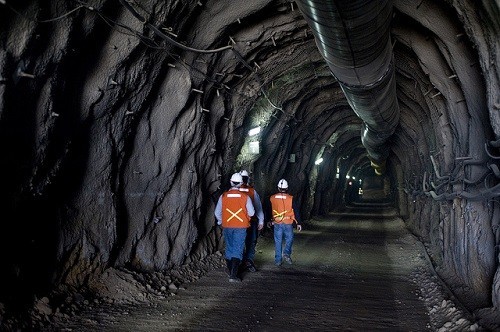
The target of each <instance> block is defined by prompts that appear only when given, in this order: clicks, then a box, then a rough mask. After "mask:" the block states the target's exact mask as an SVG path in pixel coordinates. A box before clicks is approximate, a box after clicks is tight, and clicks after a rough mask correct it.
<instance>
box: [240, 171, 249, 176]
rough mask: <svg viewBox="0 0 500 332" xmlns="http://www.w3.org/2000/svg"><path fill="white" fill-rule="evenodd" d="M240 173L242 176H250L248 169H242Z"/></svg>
mask: <svg viewBox="0 0 500 332" xmlns="http://www.w3.org/2000/svg"><path fill="white" fill-rule="evenodd" d="M240 174H241V176H248V172H247V171H246V170H242V171H241V172H240Z"/></svg>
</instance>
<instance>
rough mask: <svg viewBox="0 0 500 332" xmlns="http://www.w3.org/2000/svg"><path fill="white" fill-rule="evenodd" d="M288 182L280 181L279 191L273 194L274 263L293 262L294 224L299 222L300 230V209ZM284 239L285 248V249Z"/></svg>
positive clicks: (300, 227) (298, 228)
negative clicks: (289, 190) (290, 192)
mask: <svg viewBox="0 0 500 332" xmlns="http://www.w3.org/2000/svg"><path fill="white" fill-rule="evenodd" d="M287 191H288V182H287V181H286V180H285V179H281V180H279V182H278V193H277V194H274V195H272V196H271V198H270V201H271V209H272V225H274V249H275V253H274V264H275V265H277V266H280V265H281V262H282V260H284V261H285V262H286V263H288V264H292V245H293V224H294V223H297V230H298V231H299V232H300V231H301V230H302V226H301V225H300V216H299V209H298V207H297V205H296V201H295V200H294V199H293V196H292V195H290V194H288V192H287ZM283 239H284V240H285V248H284V249H283Z"/></svg>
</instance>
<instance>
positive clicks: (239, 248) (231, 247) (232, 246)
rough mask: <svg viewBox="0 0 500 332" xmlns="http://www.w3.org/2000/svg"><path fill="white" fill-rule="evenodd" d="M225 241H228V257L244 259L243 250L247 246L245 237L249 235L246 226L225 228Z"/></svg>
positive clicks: (226, 254)
mask: <svg viewBox="0 0 500 332" xmlns="http://www.w3.org/2000/svg"><path fill="white" fill-rule="evenodd" d="M223 235H224V241H225V242H226V253H225V256H226V259H231V258H238V259H239V260H242V259H243V250H244V248H245V238H246V236H247V229H246V228H224V230H223Z"/></svg>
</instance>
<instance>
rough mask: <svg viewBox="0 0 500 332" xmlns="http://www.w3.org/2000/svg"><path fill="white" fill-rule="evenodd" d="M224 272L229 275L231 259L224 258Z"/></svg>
mask: <svg viewBox="0 0 500 332" xmlns="http://www.w3.org/2000/svg"><path fill="white" fill-rule="evenodd" d="M225 271H226V273H227V276H228V277H231V260H230V259H227V258H226V270H225Z"/></svg>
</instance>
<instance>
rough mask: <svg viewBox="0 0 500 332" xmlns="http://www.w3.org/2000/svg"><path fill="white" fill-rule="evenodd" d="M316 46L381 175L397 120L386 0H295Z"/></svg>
mask: <svg viewBox="0 0 500 332" xmlns="http://www.w3.org/2000/svg"><path fill="white" fill-rule="evenodd" d="M297 4H298V6H299V8H300V11H301V12H302V14H303V16H304V17H305V19H306V21H307V23H308V24H309V26H310V27H311V29H312V30H313V34H314V36H315V39H316V45H317V46H318V49H319V51H320V52H321V54H322V55H323V57H324V58H325V60H326V62H327V63H328V66H329V67H330V70H331V72H332V74H333V76H334V77H335V78H336V79H337V80H338V82H339V84H340V86H341V88H342V90H343V92H344V94H345V96H346V98H347V100H348V102H349V105H350V106H351V107H352V109H353V110H354V112H355V113H356V114H357V115H358V117H359V118H360V119H361V120H362V121H363V127H362V132H361V142H362V144H363V146H364V147H365V148H366V150H367V153H368V156H369V158H370V160H371V164H372V167H373V168H374V169H375V172H376V173H377V174H378V175H381V174H383V173H384V172H385V163H386V160H387V157H388V155H389V151H390V149H389V147H388V139H389V138H390V137H391V135H392V134H393V133H394V131H395V129H396V126H397V125H398V123H399V106H398V103H397V98H396V81H395V76H394V57H393V54H392V46H391V41H390V35H389V33H390V23H391V18H392V2H391V1H388V0H385V1H384V0H378V1H372V0H363V1H359V0H358V1H356V0H297Z"/></svg>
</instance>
